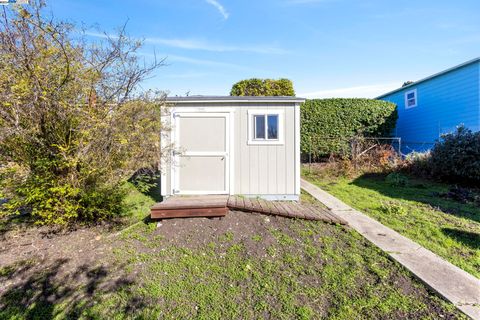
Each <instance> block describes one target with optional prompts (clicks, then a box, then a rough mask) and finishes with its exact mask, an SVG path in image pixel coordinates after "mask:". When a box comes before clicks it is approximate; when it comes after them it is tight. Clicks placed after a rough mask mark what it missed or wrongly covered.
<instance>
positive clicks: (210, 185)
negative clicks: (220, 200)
mask: <svg viewBox="0 0 480 320" xmlns="http://www.w3.org/2000/svg"><path fill="white" fill-rule="evenodd" d="M229 120H230V119H229V114H228V113H176V114H175V137H176V139H175V149H176V150H175V152H174V155H175V156H174V166H173V167H174V180H175V181H174V190H173V192H174V193H175V194H228V193H229V187H228V186H229V172H230V168H229V163H230V161H229V128H228V126H229Z"/></svg>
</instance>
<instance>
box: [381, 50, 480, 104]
mask: <svg viewBox="0 0 480 320" xmlns="http://www.w3.org/2000/svg"><path fill="white" fill-rule="evenodd" d="M479 62H480V57H477V58H475V59H472V60H469V61H467V62H464V63H462V64H459V65H456V66H455V67H452V68H448V69H446V70H443V71H440V72H437V73H435V74H433V75H431V76H428V77H426V78H423V79H420V80H418V81H415V82H413V83H411V84H409V85H407V86H405V87H400V88H398V89H395V90H392V91H389V92H387V93H384V94H382V95H380V96H378V97H376V98H375V99H381V98H384V97H386V96H389V95H391V94H394V93H397V92H399V91H402V90H405V89H408V88H409V87H413V86H415V85H418V84H420V83H422V82H425V81H428V80H431V79H433V78H436V77H439V76H441V75H444V74H446V73H449V72H452V71H454V70H457V69H460V68H463V67H465V66H468V65H470V64H473V63H479Z"/></svg>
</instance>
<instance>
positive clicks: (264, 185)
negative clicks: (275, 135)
mask: <svg viewBox="0 0 480 320" xmlns="http://www.w3.org/2000/svg"><path fill="white" fill-rule="evenodd" d="M268 147H269V146H259V147H258V177H257V180H258V194H268V166H269V163H268Z"/></svg>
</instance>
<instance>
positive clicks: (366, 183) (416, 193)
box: [351, 173, 480, 222]
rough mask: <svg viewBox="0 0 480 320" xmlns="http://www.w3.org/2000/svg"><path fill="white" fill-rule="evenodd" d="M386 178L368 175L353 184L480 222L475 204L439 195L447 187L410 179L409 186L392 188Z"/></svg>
mask: <svg viewBox="0 0 480 320" xmlns="http://www.w3.org/2000/svg"><path fill="white" fill-rule="evenodd" d="M385 177H386V175H385V174H383V173H367V174H364V175H362V176H360V177H358V178H356V179H355V180H354V181H353V182H351V184H353V185H355V186H357V187H361V188H366V189H370V190H374V191H377V192H379V193H380V194H382V195H384V196H387V197H390V198H396V199H403V200H410V201H417V202H421V203H424V204H428V205H430V206H432V207H435V208H438V209H439V210H441V211H443V212H445V213H448V214H452V215H455V216H458V217H462V218H467V219H470V220H472V221H476V222H480V208H478V207H475V206H474V205H473V204H465V203H461V202H457V201H454V200H451V199H445V198H442V197H439V196H438V195H437V193H438V192H444V191H446V190H447V189H448V186H447V185H445V187H443V188H442V186H440V185H439V184H435V183H432V182H428V181H423V180H417V179H415V178H410V183H409V184H408V185H407V186H404V187H400V186H392V185H390V184H389V183H387V182H386V181H385Z"/></svg>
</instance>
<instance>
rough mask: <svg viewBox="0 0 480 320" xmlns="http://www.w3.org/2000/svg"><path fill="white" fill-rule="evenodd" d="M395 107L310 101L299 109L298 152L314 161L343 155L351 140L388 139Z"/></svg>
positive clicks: (382, 103) (366, 101) (358, 101)
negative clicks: (299, 142) (299, 137)
mask: <svg viewBox="0 0 480 320" xmlns="http://www.w3.org/2000/svg"><path fill="white" fill-rule="evenodd" d="M397 118H398V114H397V109H396V105H395V104H393V103H390V102H386V101H381V100H371V99H314V100H307V101H305V103H304V104H302V106H301V121H302V122H301V123H302V125H301V133H302V134H301V149H302V153H303V154H309V153H310V152H311V153H312V155H313V156H314V157H322V156H327V155H329V154H336V153H343V152H345V150H346V149H348V140H349V139H350V138H352V137H354V136H357V135H362V136H374V137H388V136H391V135H392V133H393V129H394V128H395V125H396V121H397Z"/></svg>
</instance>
